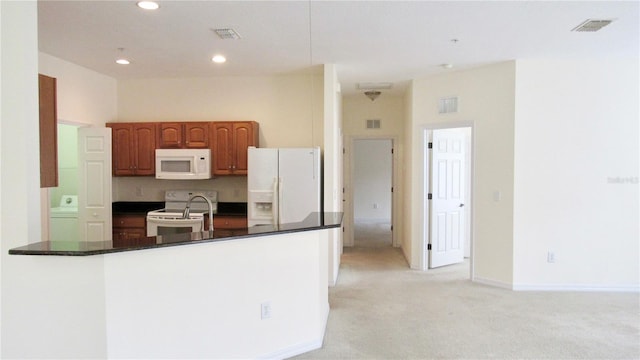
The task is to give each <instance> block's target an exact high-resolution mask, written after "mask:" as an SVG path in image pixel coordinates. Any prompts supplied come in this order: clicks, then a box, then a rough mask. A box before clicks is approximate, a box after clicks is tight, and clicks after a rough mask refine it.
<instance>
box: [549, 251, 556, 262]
mask: <svg viewBox="0 0 640 360" xmlns="http://www.w3.org/2000/svg"><path fill="white" fill-rule="evenodd" d="M547 262H548V263H554V262H556V254H555V253H553V252H551V251H549V252H548V253H547Z"/></svg>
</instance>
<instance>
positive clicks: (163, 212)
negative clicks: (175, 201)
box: [147, 209, 215, 219]
mask: <svg viewBox="0 0 640 360" xmlns="http://www.w3.org/2000/svg"><path fill="white" fill-rule="evenodd" d="M183 210H184V209H182V210H177V209H173V210H172V209H160V210H153V211H149V212H148V213H147V216H160V217H162V218H165V219H182V213H183ZM208 213H209V210H208V209H207V210H200V209H191V210H190V212H189V218H190V219H198V218H203V217H204V214H208ZM214 213H215V212H214Z"/></svg>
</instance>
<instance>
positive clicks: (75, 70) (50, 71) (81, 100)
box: [38, 52, 118, 127]
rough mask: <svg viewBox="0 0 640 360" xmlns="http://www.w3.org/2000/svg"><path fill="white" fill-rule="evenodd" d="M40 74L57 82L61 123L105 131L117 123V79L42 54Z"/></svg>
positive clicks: (40, 54) (39, 65)
mask: <svg viewBox="0 0 640 360" xmlns="http://www.w3.org/2000/svg"><path fill="white" fill-rule="evenodd" d="M38 72H39V73H41V74H44V75H47V76H51V77H54V78H56V85H57V100H58V120H60V121H64V122H72V123H76V124H88V125H95V126H99V127H102V126H104V124H105V123H107V122H110V121H114V120H115V119H116V115H117V107H118V104H117V97H116V79H114V78H112V77H109V76H106V75H102V74H100V73H97V72H95V71H93V70H89V69H87V68H84V67H81V66H78V65H76V64H73V63H70V62H68V61H65V60H62V59H59V58H56V57H54V56H51V55H49V54H45V53H42V52H41V53H39V59H38Z"/></svg>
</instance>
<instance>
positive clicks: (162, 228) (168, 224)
mask: <svg viewBox="0 0 640 360" xmlns="http://www.w3.org/2000/svg"><path fill="white" fill-rule="evenodd" d="M193 195H202V196H204V197H206V198H207V199H209V201H211V205H212V206H213V213H214V214H215V213H216V212H217V211H218V192H217V191H215V190H168V191H166V192H165V195H164V200H165V207H164V209H159V210H153V211H149V212H148V213H147V236H158V235H170V234H179V233H188V232H200V231H204V230H205V229H206V228H205V224H204V214H206V213H208V212H209V205H208V204H207V202H206V201H205V200H204V199H202V198H201V197H196V198H193V200H192V201H191V206H190V212H189V217H188V218H187V219H185V218H183V214H184V209H185V208H186V206H187V203H188V201H189V199H190V198H191V197H192V196H193ZM209 221H213V219H209Z"/></svg>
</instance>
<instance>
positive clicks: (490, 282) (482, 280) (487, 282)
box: [471, 276, 513, 290]
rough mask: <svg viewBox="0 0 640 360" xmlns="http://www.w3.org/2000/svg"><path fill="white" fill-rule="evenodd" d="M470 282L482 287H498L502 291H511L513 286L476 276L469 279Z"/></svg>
mask: <svg viewBox="0 0 640 360" xmlns="http://www.w3.org/2000/svg"><path fill="white" fill-rule="evenodd" d="M471 281H472V282H474V283H478V284H482V285H488V286H493V287H498V288H502V289H508V290H513V285H511V284H509V283H506V282H502V281H498V280H493V279H487V278H482V277H477V276H476V277H474V278H473V279H471Z"/></svg>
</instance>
